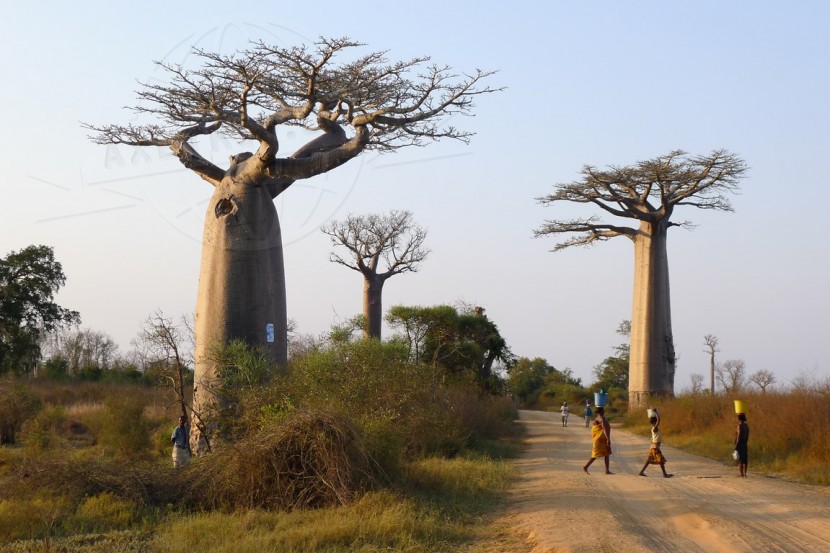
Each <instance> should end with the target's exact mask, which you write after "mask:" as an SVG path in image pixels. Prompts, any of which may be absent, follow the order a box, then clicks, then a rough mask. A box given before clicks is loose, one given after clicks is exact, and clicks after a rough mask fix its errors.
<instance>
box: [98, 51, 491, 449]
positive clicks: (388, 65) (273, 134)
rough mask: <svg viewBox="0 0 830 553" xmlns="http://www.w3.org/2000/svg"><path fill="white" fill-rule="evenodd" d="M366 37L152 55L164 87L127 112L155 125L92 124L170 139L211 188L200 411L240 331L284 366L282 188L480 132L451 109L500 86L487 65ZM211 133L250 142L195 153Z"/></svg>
mask: <svg viewBox="0 0 830 553" xmlns="http://www.w3.org/2000/svg"><path fill="white" fill-rule="evenodd" d="M361 46H363V45H362V44H360V43H358V42H355V41H353V40H351V39H349V38H321V39H319V40H318V41H317V42H315V43H314V44H313V45H312V46H306V45H301V46H296V47H294V46H292V47H285V48H284V47H280V46H275V45H270V44H266V43H264V42H261V41H260V42H254V43H252V44H251V45H250V46H249V47H247V48H244V49H241V50H239V51H237V52H235V53H233V54H230V55H226V54H220V53H217V52H208V51H205V50H201V49H198V48H194V49H193V57H194V59H195V60H196V63H198V64H200V66H198V67H196V68H195V69H190V68H185V67H183V66H181V65H176V64H170V63H167V62H157V64H158V65H159V67H161V69H162V70H163V71H164V72H165V73H166V75H167V76H168V78H169V81H168V83H167V84H157V83H156V82H155V81H154V82H148V83H142V84H141V88H140V90H139V91H138V92H137V96H138V101H139V103H138V104H137V105H136V106H135V107H133V108H131V109H132V111H133V112H134V113H135V114H137V115H138V116H139V117H146V118H147V119H149V122H147V123H141V124H126V125H124V124H114V125H112V124H111V125H101V126H98V125H85V127H86V128H87V129H89V130H91V131H92V132H93V135H92V137H91V138H92V140H94V141H95V142H97V143H99V144H127V145H131V146H156V147H158V146H160V147H165V148H169V149H170V151H171V152H172V153H173V154H174V155H175V156H176V157H177V158H178V159H179V161H180V162H181V163H182V165H184V166H185V167H187V168H188V169H190V170H192V171H193V172H194V173H196V175H197V176H199V177H200V178H201V179H202V180H204V181H206V182H207V183H208V184H210V185H211V186H213V187H214V192H213V196H212V198H211V199H210V202H209V204H208V208H207V215H206V217H205V228H204V237H203V247H202V265H201V271H200V277H199V292H198V298H197V303H196V316H195V339H196V345H195V375H194V378H195V383H194V399H193V408H194V410H195V411H197V412H198V411H205V409H209V408H211V407H213V406H215V405H216V403H217V402H218V401H219V400H218V396H217V395H216V393H215V392H213V391H212V390H216V389H217V388H216V385H217V384H218V382H219V379H218V373H217V371H218V367H217V365H216V363H214V362H212V361H211V360H210V358H211V355H210V353H209V352H210V351H211V349H212V348H213V347H215V345H216V344H217V343H219V344H225V343H229V342H230V341H232V340H243V341H245V342H247V343H248V344H250V345H252V346H255V347H258V348H260V349H261V350H262V351H263V352H264V355H265V356H266V359H267V360H268V361H269V362H271V363H274V364H276V365H277V366H284V365H285V363H286V360H287V355H288V352H287V330H286V328H287V324H288V320H287V312H286V297H285V296H286V292H285V274H284V268H283V246H282V237H281V233H280V224H279V219H278V217H277V211H276V209H275V207H274V201H273V200H274V198H275V197H276V196H278V195H279V194H281V193H283V192H285V191H286V190H287V189H288V188H289V187H290V186H291V185H292V184H293V183H294V182H296V181H298V180H301V179H308V178H312V177H314V176H317V175H321V174H323V173H326V172H328V171H331V170H332V169H335V168H336V167H339V166H340V165H343V164H344V163H346V162H348V161H349V160H351V159H354V158H355V157H357V156H358V155H359V154H361V153H362V152H364V151H367V150H375V151H379V152H392V151H395V150H398V149H400V148H403V147H406V146H417V145H422V144H424V143H426V142H429V141H434V140H439V139H442V138H452V139H457V140H461V141H464V142H466V141H468V140H469V138H470V136H471V133H468V132H464V131H461V130H458V129H456V128H455V127H453V126H449V125H448V124H446V122H445V121H446V118H447V117H448V116H452V115H469V114H470V113H471V111H472V107H473V100H474V98H475V97H476V96H478V95H481V94H484V93H488V92H493V91H494V89H492V88H490V87H488V86H482V84H481V83H482V81H483V80H484V79H486V78H487V77H488V76H490V75H491V74H492V72H488V71H481V70H476V71H474V72H472V73H470V74H466V75H464V74H460V75H459V74H457V73H454V72H453V71H451V69H450V68H449V67H447V66H442V65H436V64H432V63H430V62H429V58H427V57H418V58H414V59H410V60H405V61H395V62H389V61H388V60H387V58H386V53H385V52H370V53H368V54H360V53H359V50H357V49H358V48H359V47H361ZM352 52H354V54H353V53H352ZM344 56H345V59H343V60H342V61H340V59H341V58H343V57H344ZM298 127H299V128H300V129H304V130H306V131H309V132H310V133H313V135H311V134H310V135H309V137H310V140H309V141H308V142H306V143H305V144H304V145H303V146H301V147H300V148H299V149H297V150H295V151H294V152H292V153H289V154H287V155H282V156H280V153H281V151H280V146H281V143H280V139H281V136H282V135H281V134H280V133H281V132H286V129H296V128H298ZM213 133H217V134H218V135H224V136H225V137H228V138H231V139H235V140H237V141H239V142H240V143H241V145H242V147H245V145H250V144H252V145H253V151H243V152H241V153H239V154H237V155H233V156H231V157H230V160H229V163H228V166H227V167H225V168H223V167H220V166H218V165H216V164H215V163H214V161H212V160H211V158H210V156H209V155H204V154H201V153H199V151H198V148H199V147H202V148H204V147H205V145H206V143H208V141H206V140H204V137H206V136H208V135H212V134H213ZM301 136H305V135H301ZM311 136H313V138H311ZM192 428H196V427H195V426H192ZM192 439H195V437H192Z"/></svg>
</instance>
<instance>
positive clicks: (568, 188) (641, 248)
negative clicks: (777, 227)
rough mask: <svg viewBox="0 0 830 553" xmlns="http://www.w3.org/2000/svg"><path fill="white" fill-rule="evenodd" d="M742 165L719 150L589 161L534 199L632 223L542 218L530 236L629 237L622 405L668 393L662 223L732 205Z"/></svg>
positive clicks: (577, 240) (670, 370)
mask: <svg viewBox="0 0 830 553" xmlns="http://www.w3.org/2000/svg"><path fill="white" fill-rule="evenodd" d="M745 172H746V165H745V164H744V162H743V160H741V159H740V158H739V157H737V156H735V155H733V154H730V153H729V152H726V151H724V150H716V151H713V152H712V153H711V154H709V155H705V156H690V155H688V154H686V153H685V152H682V151H674V152H671V153H669V154H668V155H663V156H659V157H656V158H654V159H650V160H646V161H641V162H638V163H636V164H635V165H633V166H627V167H609V168H608V169H607V170H599V169H596V168H595V167H592V166H585V167H583V169H582V175H583V177H582V178H581V179H580V180H578V181H574V182H571V183H566V184H558V185H556V187H555V191H554V193H553V194H550V195H547V196H543V197H541V198H538V199H537V200H538V201H539V203H541V204H543V205H552V204H556V203H559V202H572V203H581V204H592V205H593V206H596V207H598V208H599V209H600V210H602V211H604V212H605V213H608V214H610V215H613V216H615V217H622V218H626V219H631V220H633V221H634V222H635V223H636V226H623V225H617V224H607V223H603V222H602V221H601V219H600V218H599V217H598V216H589V217H583V218H578V219H556V220H552V221H546V222H545V224H544V225H543V226H542V227H540V228H538V229H536V231H535V234H536V236H546V235H549V234H555V235H558V234H574V235H575V236H572V237H571V238H569V239H567V240H565V241H563V242H560V243H559V244H557V245H556V246H555V247H554V249H553V251H559V250H562V249H565V248H569V247H571V246H587V245H591V244H594V243H595V242H600V241H604V240H608V239H609V238H614V237H617V236H626V237H628V238H630V239H631V241H632V242H633V243H634V301H633V308H632V315H631V359H630V369H629V370H630V375H629V387H628V393H629V410H635V409H640V408H642V407H645V406H647V404H648V403H649V397H650V396H652V395H668V396H671V395H673V394H674V373H675V363H676V357H675V351H674V339H673V336H672V329H671V309H670V298H669V264H668V254H667V250H666V240H667V237H668V229H669V227H672V226H680V227H686V228H691V227H692V226H693V225H692V224H691V223H690V222H688V221H682V222H673V221H671V217H672V215H673V214H674V210H675V208H676V207H678V206H686V205H688V206H692V207H697V208H699V209H716V210H722V211H733V209H732V205H731V203H730V202H729V199H728V198H727V193H734V192H736V191H737V190H738V189H739V186H738V184H739V182H740V180H741V178H742V177H743V175H744V173H745Z"/></svg>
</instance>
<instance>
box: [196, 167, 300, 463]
mask: <svg viewBox="0 0 830 553" xmlns="http://www.w3.org/2000/svg"><path fill="white" fill-rule="evenodd" d="M195 322H196V348H195V375H194V380H195V382H194V389H193V411H194V414H195V416H196V424H194V425H193V426H192V429H193V433H194V436H192V440H193V441H194V442H195V444H196V446H197V447H196V450H197V451H199V450H200V449H201V450H202V451H203V450H204V448H205V447H206V446H207V445H208V443H207V442H206V441H205V440H204V439H200V438H203V437H207V436H210V435H211V434H212V428H210V426H211V424H210V422H209V421H210V419H211V415H212V414H215V413H214V412H213V410H215V409H216V407H217V406H218V405H220V404H221V397H220V396H219V395H218V394H219V392H220V390H219V375H218V367H216V364H215V363H214V362H213V361H212V359H211V357H212V356H211V350H212V349H213V348H215V347H217V346H222V345H224V344H226V343H227V342H228V341H230V340H234V339H240V340H244V341H245V342H246V343H248V344H251V345H252V346H255V347H260V348H261V349H262V351H263V352H264V354H265V355H266V357H267V358H268V359H269V360H270V361H271V362H273V363H274V364H275V365H276V366H280V367H284V366H285V362H286V351H287V339H288V338H287V312H286V297H285V273H284V267H283V252H282V236H281V233H280V225H279V219H278V217H277V211H276V209H275V207H274V202H273V199H272V197H271V194H270V193H269V191H268V189H267V187H266V186H263V185H262V184H255V183H250V182H234V180H233V178H232V177H230V176H229V177H226V178H224V179H223V180H222V182H221V183H220V184H219V186H217V187H216V189H215V191H214V193H213V196H212V198H211V200H210V204H209V206H208V209H207V214H206V215H205V229H204V238H203V244H202V267H201V272H200V276H199V293H198V297H197V300H196V321H195ZM205 425H208V427H205ZM205 433H206V434H207V436H203V434H205Z"/></svg>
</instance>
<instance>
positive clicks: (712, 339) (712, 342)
mask: <svg viewBox="0 0 830 553" xmlns="http://www.w3.org/2000/svg"><path fill="white" fill-rule="evenodd" d="M703 345H705V346H706V349H705V350H703V351H705V352H706V353H708V354H709V394H710V395H715V353H717V352H719V351H720V350H719V349H718V337H717V336H715V335H714V334H707V335H706V336H704V337H703Z"/></svg>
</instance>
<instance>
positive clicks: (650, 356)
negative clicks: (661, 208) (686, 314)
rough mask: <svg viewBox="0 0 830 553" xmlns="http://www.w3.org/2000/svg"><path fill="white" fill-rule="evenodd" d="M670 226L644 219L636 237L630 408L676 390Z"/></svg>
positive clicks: (643, 405)
mask: <svg viewBox="0 0 830 553" xmlns="http://www.w3.org/2000/svg"><path fill="white" fill-rule="evenodd" d="M667 228H668V220H667V219H663V220H662V221H660V222H657V223H652V222H648V221H643V222H642V223H641V224H640V229H639V233H638V234H637V235H636V237H634V303H633V309H632V315H631V360H630V365H629V367H630V368H629V385H628V396H629V404H628V409H629V412H632V411H634V410H638V409H641V408H644V407H649V406H650V405H648V404H649V401H650V398H651V397H652V396H671V395H672V394H673V390H674V371H675V354H674V339H673V338H672V330H671V305H670V295H669V262H668V256H667V253H666V234H667V233H666V230H667ZM649 338H651V339H649Z"/></svg>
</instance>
